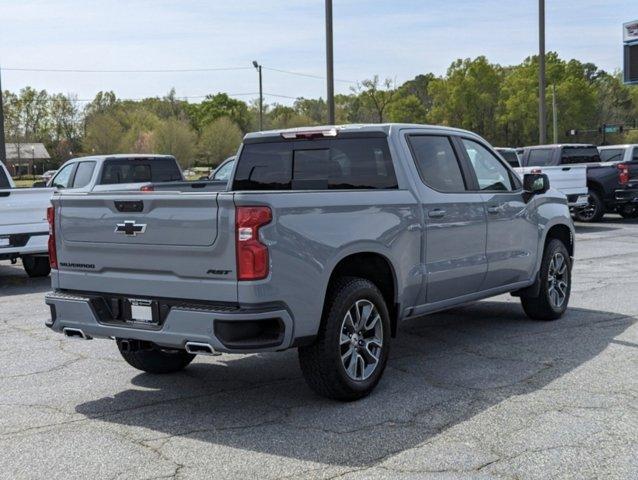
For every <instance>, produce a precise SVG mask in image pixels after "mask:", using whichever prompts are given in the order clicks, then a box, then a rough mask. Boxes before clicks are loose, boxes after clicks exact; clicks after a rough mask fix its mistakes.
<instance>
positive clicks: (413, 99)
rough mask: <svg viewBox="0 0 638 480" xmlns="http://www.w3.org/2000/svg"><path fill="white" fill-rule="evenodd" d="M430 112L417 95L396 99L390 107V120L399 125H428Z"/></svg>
mask: <svg viewBox="0 0 638 480" xmlns="http://www.w3.org/2000/svg"><path fill="white" fill-rule="evenodd" d="M427 115H428V112H427V110H426V109H425V107H424V106H423V103H422V102H421V100H420V99H419V97H417V96H416V95H407V96H402V97H399V98H396V99H395V100H394V101H393V102H392V103H391V104H390V106H389V107H388V120H389V121H390V122H398V123H426V122H427Z"/></svg>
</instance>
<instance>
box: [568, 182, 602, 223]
mask: <svg viewBox="0 0 638 480" xmlns="http://www.w3.org/2000/svg"><path fill="white" fill-rule="evenodd" d="M604 215H605V202H603V199H602V197H601V196H600V193H598V192H597V191H596V190H590V191H589V203H588V204H587V206H586V207H583V208H580V209H578V210H576V211H575V212H574V217H575V218H576V220H578V221H579V222H588V223H592V222H599V221H600V220H601V219H602V218H603V216H604Z"/></svg>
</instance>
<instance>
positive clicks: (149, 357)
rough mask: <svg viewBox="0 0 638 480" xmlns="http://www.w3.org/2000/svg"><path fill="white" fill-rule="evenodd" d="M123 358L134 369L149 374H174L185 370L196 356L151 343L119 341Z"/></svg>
mask: <svg viewBox="0 0 638 480" xmlns="http://www.w3.org/2000/svg"><path fill="white" fill-rule="evenodd" d="M117 348H118V349H119V351H120V354H121V355H122V358H123V359H124V360H126V362H127V363H128V364H129V365H131V366H132V367H135V368H137V369H138V370H142V371H144V372H148V373H174V372H179V371H180V370H183V369H184V368H186V367H187V366H188V364H189V363H191V362H192V361H193V359H194V358H195V355H192V354H190V353H188V352H186V351H185V350H170V349H162V348H160V347H158V346H157V345H155V344H153V343H150V342H139V341H135V340H132V341H124V340H123V339H120V338H118V339H117Z"/></svg>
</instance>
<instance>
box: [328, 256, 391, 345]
mask: <svg viewBox="0 0 638 480" xmlns="http://www.w3.org/2000/svg"><path fill="white" fill-rule="evenodd" d="M348 276H350V277H360V278H365V279H366V280H369V281H371V282H372V283H374V284H375V285H376V287H377V288H378V289H379V290H380V291H381V294H382V295H383V298H384V300H385V302H386V305H387V307H388V312H389V314H390V322H391V323H390V326H391V330H392V336H393V337H394V336H396V329H397V322H398V313H399V311H400V307H399V301H398V298H399V285H398V280H397V274H396V270H395V268H394V265H393V263H392V261H391V260H390V259H389V258H388V256H386V255H384V254H382V253H379V252H378V251H373V250H364V251H358V252H351V253H349V254H347V255H344V256H343V257H342V258H340V259H339V260H338V261H337V262H336V263H335V265H334V266H333V268H332V270H331V272H330V276H329V278H328V281H327V283H326V287H325V295H324V304H323V312H322V318H323V316H325V309H326V306H327V304H328V299H329V296H330V292H331V288H332V287H333V286H334V284H335V282H336V281H337V279H339V278H341V277H348Z"/></svg>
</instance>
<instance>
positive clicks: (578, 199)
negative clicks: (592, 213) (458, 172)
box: [496, 148, 588, 212]
mask: <svg viewBox="0 0 638 480" xmlns="http://www.w3.org/2000/svg"><path fill="white" fill-rule="evenodd" d="M496 151H497V152H498V153H499V154H500V155H501V156H502V157H503V158H504V159H505V160H506V161H507V163H509V164H510V166H511V167H512V168H513V169H514V171H515V172H516V173H518V174H519V176H520V177H521V178H522V177H523V176H524V175H525V174H526V173H532V171H534V172H541V173H544V174H546V175H547V176H548V177H549V182H550V184H551V185H552V188H555V189H556V190H558V191H559V192H561V193H563V194H564V195H565V196H566V197H567V204H568V205H569V208H570V209H571V210H572V212H574V211H576V210H578V209H580V208H583V207H585V206H587V203H588V189H587V167H585V166H578V165H574V166H569V167H565V166H551V165H544V166H542V167H541V166H539V165H534V166H523V157H524V155H525V149H524V150H523V155H519V154H518V150H517V149H515V148H497V149H496ZM540 151H544V149H541V150H540ZM531 156H532V158H535V157H536V152H534V153H533V154H532V155H531ZM534 163H536V162H534Z"/></svg>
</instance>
